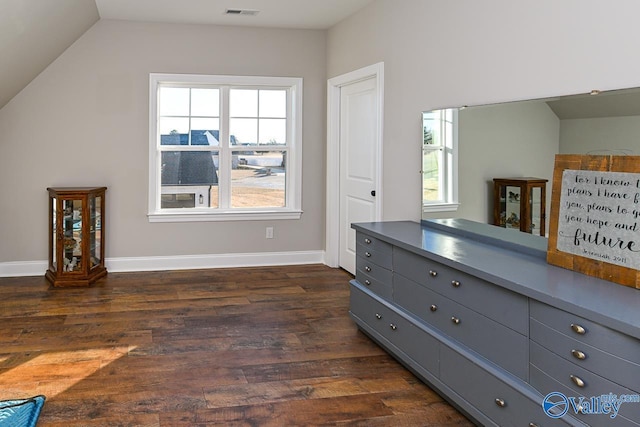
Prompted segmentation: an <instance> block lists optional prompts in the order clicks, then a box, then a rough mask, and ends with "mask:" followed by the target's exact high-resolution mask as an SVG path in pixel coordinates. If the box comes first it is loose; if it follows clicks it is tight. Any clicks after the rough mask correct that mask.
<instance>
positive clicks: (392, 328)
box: [389, 323, 398, 331]
mask: <svg viewBox="0 0 640 427" xmlns="http://www.w3.org/2000/svg"><path fill="white" fill-rule="evenodd" d="M389 327H390V328H391V330H392V331H395V330H396V329H398V327H397V326H396V325H394V324H393V323H389Z"/></svg>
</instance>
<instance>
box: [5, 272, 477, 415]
mask: <svg viewBox="0 0 640 427" xmlns="http://www.w3.org/2000/svg"><path fill="white" fill-rule="evenodd" d="M349 279H350V276H349V275H348V274H347V273H345V272H344V271H342V270H337V269H331V268H328V267H326V266H322V265H308V266H292V267H269V268H245V269H213V270H190V271H175V272H148V273H147V272H145V273H109V275H108V276H107V277H106V278H105V279H102V280H100V281H99V282H98V283H96V284H95V285H93V286H92V287H89V288H64V289H60V288H51V287H49V286H48V284H47V283H46V282H45V280H44V277H27V278H24V277H21V278H0V320H1V321H2V329H1V330H2V332H1V334H0V399H13V398H20V397H26V396H33V395H37V394H44V395H45V396H46V397H47V401H46V403H45V405H44V408H43V410H42V414H41V416H40V422H39V424H38V425H39V426H40V427H42V426H65V427H66V426H210V425H222V426H314V425H354V426H470V425H472V424H471V423H470V422H469V421H468V420H466V419H465V418H464V417H463V416H462V415H461V414H460V413H459V412H457V411H456V410H455V409H454V408H452V407H451V406H450V405H449V404H447V403H446V402H444V401H443V400H442V398H440V397H439V396H438V395H437V394H435V393H434V392H433V391H431V390H430V389H429V388H428V387H426V386H425V385H424V384H423V383H421V382H420V381H419V380H418V379H417V378H416V377H414V376H413V375H412V374H411V373H410V372H408V371H407V370H406V369H404V368H403V367H402V366H401V365H400V364H398V363H397V362H396V361H395V360H394V359H392V358H391V357H390V356H388V355H387V354H386V353H385V352H384V351H382V350H381V349H380V348H379V347H378V346H377V345H376V344H374V343H373V342H372V341H370V340H369V339H368V338H367V337H366V336H365V335H364V334H362V333H361V332H359V331H358V330H357V328H356V326H355V324H354V323H353V322H352V321H351V319H350V318H349V315H348V305H349V288H348V281H349Z"/></svg>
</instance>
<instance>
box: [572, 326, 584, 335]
mask: <svg viewBox="0 0 640 427" xmlns="http://www.w3.org/2000/svg"><path fill="white" fill-rule="evenodd" d="M571 329H572V330H573V332H575V333H576V334H579V335H584V334H586V333H587V330H586V329H585V328H583V327H582V326H580V325H576V324H575V323H572V324H571Z"/></svg>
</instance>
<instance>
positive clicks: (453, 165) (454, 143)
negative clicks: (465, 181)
mask: <svg viewBox="0 0 640 427" xmlns="http://www.w3.org/2000/svg"><path fill="white" fill-rule="evenodd" d="M453 117H454V118H453V120H454V121H455V123H456V125H455V126H454V129H453V138H452V139H451V146H445V147H444V157H445V159H446V158H448V160H446V161H445V167H446V171H445V176H444V177H443V178H444V179H443V185H444V187H445V190H444V191H445V200H444V201H442V200H438V201H434V202H425V201H424V200H423V201H422V212H423V213H437V212H455V211H457V210H458V208H459V207H460V203H459V201H458V174H459V171H458V110H457V109H454V110H453ZM421 123H422V119H421ZM421 127H422V126H421ZM420 134H421V135H422V132H421V133H420ZM420 155H421V156H424V148H423V146H422V144H420Z"/></svg>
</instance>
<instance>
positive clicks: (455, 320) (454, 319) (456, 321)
mask: <svg viewBox="0 0 640 427" xmlns="http://www.w3.org/2000/svg"><path fill="white" fill-rule="evenodd" d="M451 321H452V322H453V323H455V324H456V325H459V324H460V319H458V318H457V317H455V316H453V317H452V318H451Z"/></svg>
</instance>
